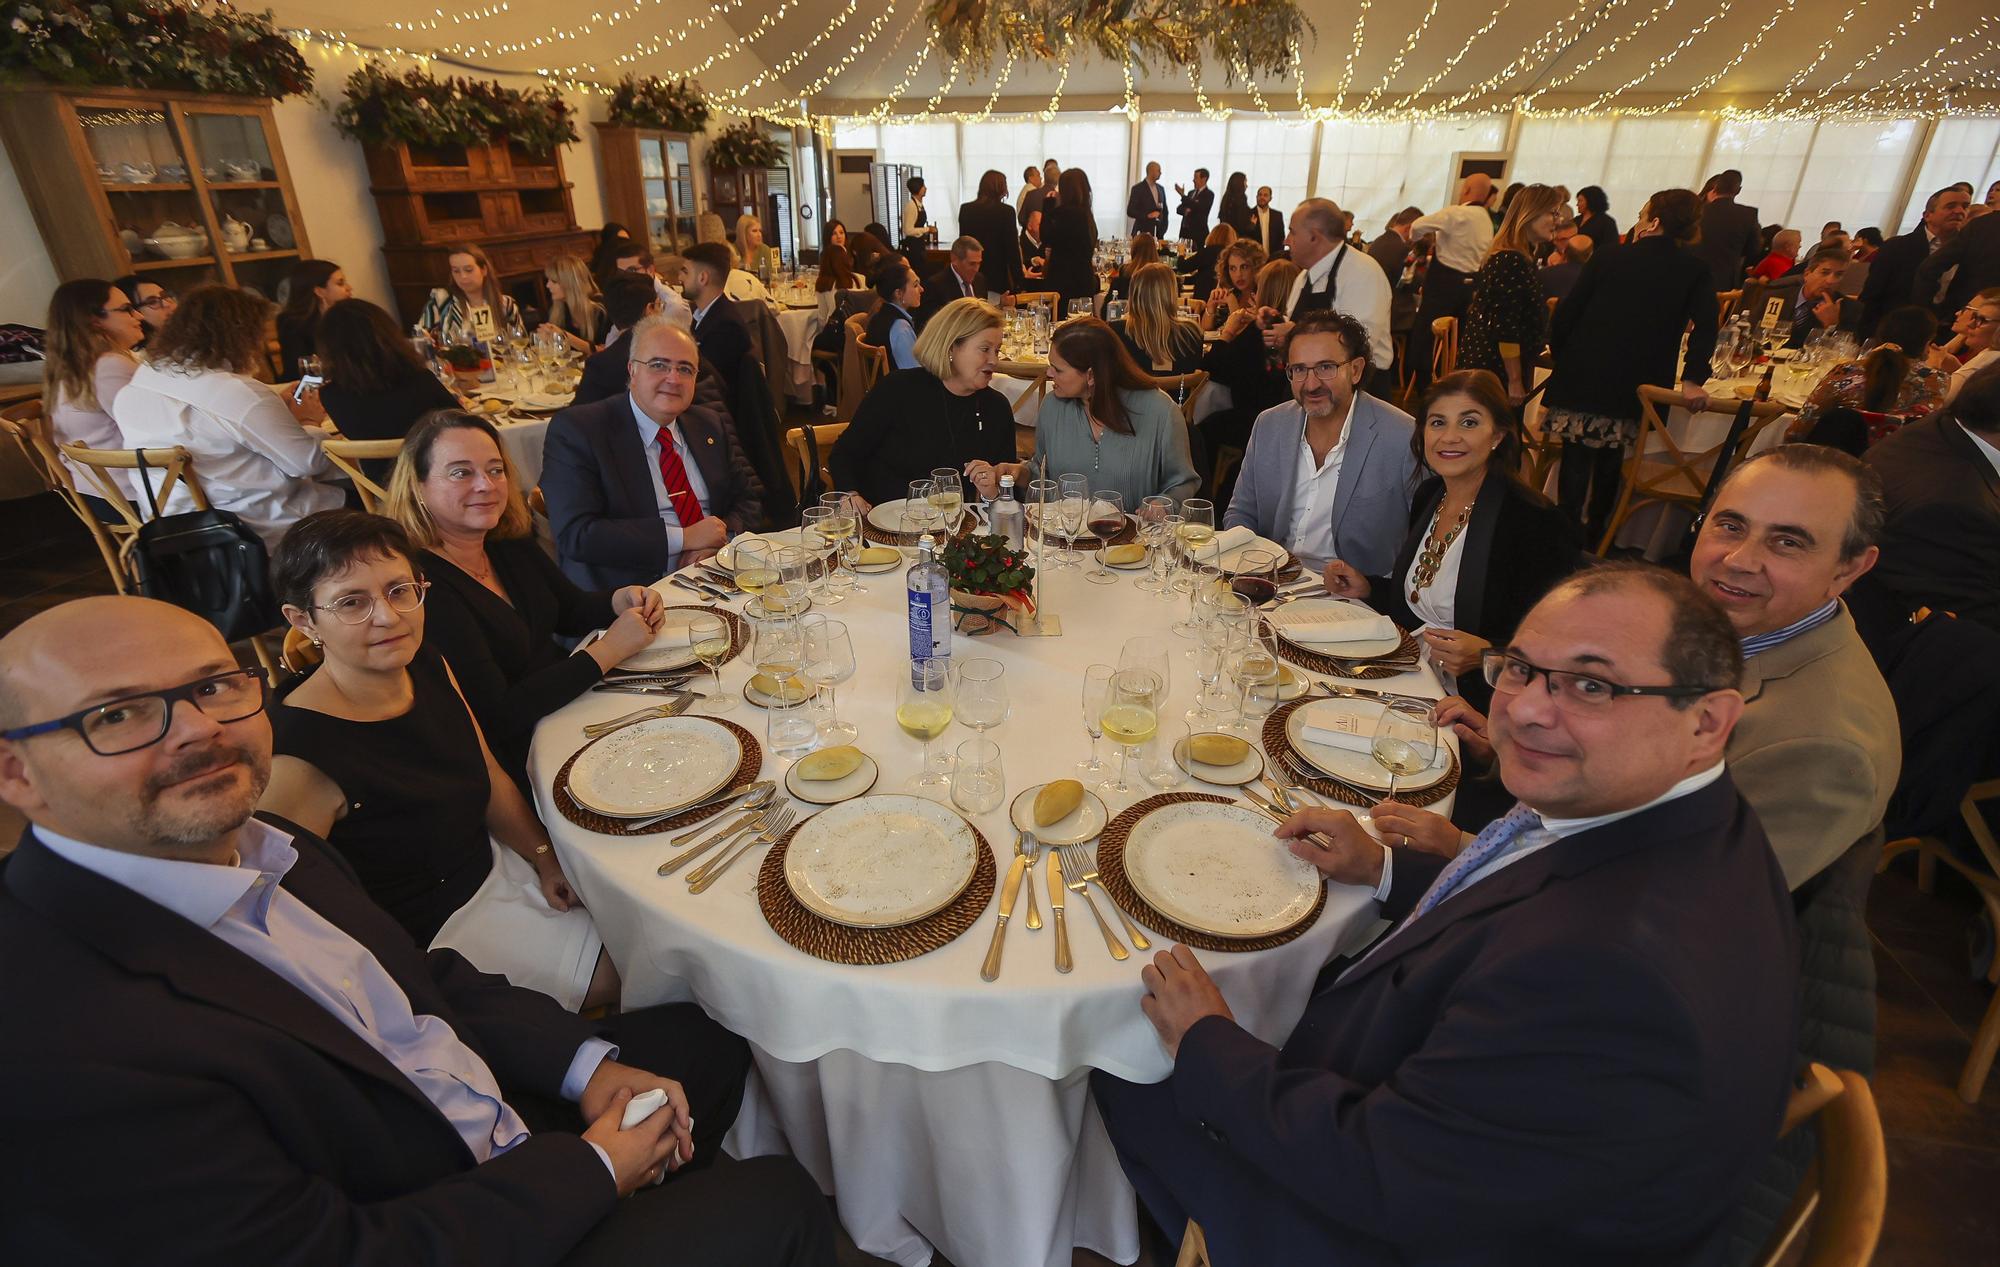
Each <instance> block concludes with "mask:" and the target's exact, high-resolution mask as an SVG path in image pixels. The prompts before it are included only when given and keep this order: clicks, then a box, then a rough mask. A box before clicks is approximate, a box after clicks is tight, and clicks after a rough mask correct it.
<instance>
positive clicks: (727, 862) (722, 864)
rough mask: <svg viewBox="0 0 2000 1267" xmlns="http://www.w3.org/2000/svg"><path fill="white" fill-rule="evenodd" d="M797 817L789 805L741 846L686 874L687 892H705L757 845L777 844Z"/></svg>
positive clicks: (718, 855)
mask: <svg viewBox="0 0 2000 1267" xmlns="http://www.w3.org/2000/svg"><path fill="white" fill-rule="evenodd" d="M797 817H798V811H797V810H796V809H794V808H792V807H791V806H789V805H787V806H785V807H784V808H783V809H781V810H779V811H778V812H777V816H776V817H774V818H772V819H771V820H770V822H769V823H768V824H767V825H766V826H765V828H764V830H762V831H760V832H758V833H757V834H756V835H754V836H752V837H750V839H748V840H746V841H744V842H743V843H742V844H740V845H737V846H736V847H735V848H734V849H732V850H730V851H729V852H728V853H723V854H717V855H716V856H715V857H713V858H711V859H709V860H708V861H707V862H705V863H703V864H702V865H701V866H699V867H697V868H696V869H695V870H693V871H690V872H688V877H687V880H688V892H690V893H705V892H707V891H708V887H709V886H710V885H711V884H714V883H715V882H716V881H717V880H719V879H721V878H722V873H723V872H725V871H727V870H729V868H730V866H731V865H732V864H734V863H735V861H736V860H737V859H738V858H741V857H742V856H743V855H744V854H746V853H749V852H750V851H751V850H752V849H755V848H757V847H758V846H759V845H769V844H775V843H777V839H778V837H780V836H782V835H784V834H785V832H786V830H787V829H788V828H790V827H791V825H792V820H793V819H794V818H797Z"/></svg>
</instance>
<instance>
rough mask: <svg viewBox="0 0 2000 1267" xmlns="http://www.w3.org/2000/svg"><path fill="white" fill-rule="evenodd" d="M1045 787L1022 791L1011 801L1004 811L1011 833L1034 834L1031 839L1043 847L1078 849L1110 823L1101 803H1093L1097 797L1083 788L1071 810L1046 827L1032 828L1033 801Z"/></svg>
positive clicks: (1039, 786) (1033, 815)
mask: <svg viewBox="0 0 2000 1267" xmlns="http://www.w3.org/2000/svg"><path fill="white" fill-rule="evenodd" d="M1047 786H1048V784H1046V783H1037V784H1035V786H1033V787H1031V788H1025V789H1023V790H1022V792H1021V794H1020V795H1019V796H1017V797H1015V798H1014V803H1013V804H1012V805H1010V806H1008V807H1007V816H1008V817H1009V818H1011V819H1013V820H1014V830H1015V831H1031V832H1033V833H1035V839H1036V840H1039V841H1041V842H1042V843H1043V844H1045V845H1080V844H1082V843H1083V842H1084V841H1086V840H1090V839H1092V838H1094V837H1095V836H1096V835H1097V833H1099V832H1101V831H1103V830H1104V824H1106V823H1108V822H1110V821H1111V814H1110V811H1108V810H1106V809H1105V808H1104V802H1103V801H1101V800H1099V799H1097V793H1095V792H1093V791H1091V790H1090V789H1089V788H1085V789H1084V790H1083V800H1082V802H1081V803H1079V804H1078V805H1077V807H1076V808H1075V809H1073V810H1071V811H1070V812H1069V813H1067V814H1065V815H1064V816H1063V817H1061V818H1058V819H1057V820H1056V821H1054V822H1053V823H1050V824H1049V825H1048V826H1047V827H1037V826H1035V797H1036V796H1037V795H1039V794H1040V793H1041V790H1042V789H1043V788H1045V787H1047Z"/></svg>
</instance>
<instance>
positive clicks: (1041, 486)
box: [1023, 480, 1062, 572]
mask: <svg viewBox="0 0 2000 1267" xmlns="http://www.w3.org/2000/svg"><path fill="white" fill-rule="evenodd" d="M1061 500H1062V494H1061V491H1060V486H1059V485H1058V484H1057V483H1056V482H1055V481H1054V480H1029V481H1028V497H1027V501H1026V502H1025V503H1023V504H1024V506H1025V509H1026V512H1027V520H1028V522H1029V523H1030V524H1033V525H1034V528H1035V536H1037V537H1045V536H1046V535H1047V534H1049V533H1051V532H1054V531H1055V530H1056V521H1057V519H1059V518H1060V513H1059V512H1058V511H1057V509H1056V507H1057V505H1058V503H1060V501H1061ZM1061 567H1062V558H1061V556H1060V555H1058V556H1057V557H1056V558H1054V559H1051V560H1049V570H1050V571H1052V572H1053V571H1056V570H1058V569H1060V568H1061Z"/></svg>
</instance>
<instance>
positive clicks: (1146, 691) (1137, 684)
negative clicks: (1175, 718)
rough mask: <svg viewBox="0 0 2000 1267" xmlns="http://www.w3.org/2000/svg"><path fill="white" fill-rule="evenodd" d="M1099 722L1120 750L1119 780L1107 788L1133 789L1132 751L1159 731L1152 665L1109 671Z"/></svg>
mask: <svg viewBox="0 0 2000 1267" xmlns="http://www.w3.org/2000/svg"><path fill="white" fill-rule="evenodd" d="M1098 725H1099V727H1101V728H1102V729H1103V731H1104V734H1105V737H1106V738H1108V739H1110V740H1111V742H1113V743H1115V744H1117V745H1118V746H1119V748H1120V750H1121V753H1120V756H1119V763H1118V781H1117V782H1115V783H1111V784H1109V785H1107V786H1106V788H1105V790H1106V791H1108V792H1116V793H1118V794H1120V795H1130V794H1131V792H1132V790H1133V789H1132V782H1131V770H1132V754H1133V753H1134V752H1136V751H1137V750H1138V749H1139V747H1140V746H1141V745H1142V744H1146V743H1150V742H1151V741H1152V738H1153V736H1154V735H1156V734H1158V733H1159V731H1160V674H1159V673H1158V672H1156V671H1154V670H1152V669H1137V668H1134V669H1120V670H1118V671H1117V672H1116V673H1114V674H1112V675H1111V689H1110V690H1109V691H1107V692H1106V693H1105V697H1104V712H1103V713H1102V714H1101V715H1100V716H1099V718H1098Z"/></svg>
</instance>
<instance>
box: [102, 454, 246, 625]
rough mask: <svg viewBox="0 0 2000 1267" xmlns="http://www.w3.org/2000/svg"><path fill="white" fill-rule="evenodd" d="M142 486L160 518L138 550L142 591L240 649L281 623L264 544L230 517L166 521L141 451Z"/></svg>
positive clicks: (146, 528)
mask: <svg viewBox="0 0 2000 1267" xmlns="http://www.w3.org/2000/svg"><path fill="white" fill-rule="evenodd" d="M135 452H137V453H138V458H139V483H140V485H141V487H143V488H144V489H145V490H146V505H147V507H148V508H149V509H150V510H151V512H152V517H151V518H150V519H148V520H147V521H146V522H145V523H144V524H142V525H140V527H139V534H138V539H137V540H136V541H135V542H134V545H133V549H132V571H133V575H134V580H135V581H136V582H137V584H138V590H139V592H140V593H141V594H144V595H145V596H146V597H148V598H157V599H159V600H160V601H161V602H163V603H172V604H173V605H174V606H176V607H181V608H185V609H186V610H188V611H191V612H193V613H194V614H195V615H197V616H200V617H202V618H203V619H205V620H207V621H208V622H209V623H210V624H212V625H214V626H215V627H216V628H217V629H219V630H221V631H222V637H223V639H224V640H225V641H228V642H235V641H236V640H237V639H239V638H247V637H249V636H250V635H252V634H258V633H263V632H264V631H265V630H267V629H270V628H272V627H273V626H275V625H277V624H278V623H279V620H278V603H277V600H276V599H275V598H274V597H273V596H272V593H271V565H270V560H269V558H268V557H267V556H266V554H265V551H264V541H263V538H261V537H259V536H258V535H257V534H256V533H254V532H252V531H250V530H249V529H248V528H246V527H244V526H243V521H242V520H241V519H238V518H237V517H236V516H235V515H234V514H231V513H230V512H229V511H226V510H213V509H211V510H188V511H181V512H178V513H175V514H171V515H162V514H161V513H160V504H159V500H158V499H157V498H156V497H154V495H153V483H152V479H151V469H150V468H149V467H148V466H147V465H146V455H145V453H144V452H143V451H137V450H135Z"/></svg>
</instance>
